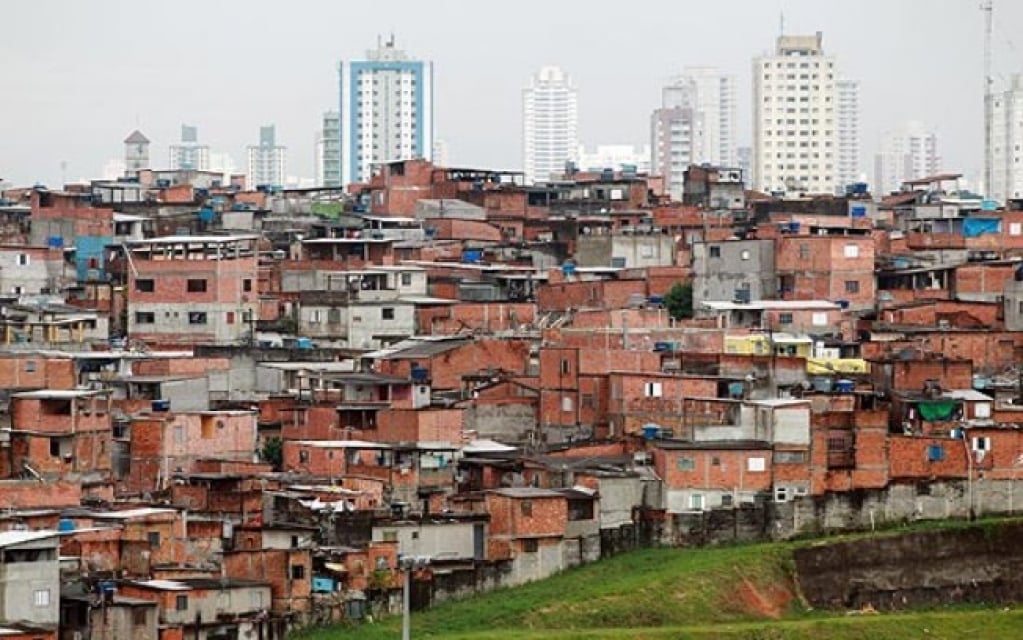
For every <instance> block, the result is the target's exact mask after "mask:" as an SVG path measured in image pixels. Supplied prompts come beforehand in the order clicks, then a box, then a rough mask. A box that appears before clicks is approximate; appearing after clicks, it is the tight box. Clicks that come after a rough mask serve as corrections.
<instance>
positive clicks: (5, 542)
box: [0, 530, 60, 548]
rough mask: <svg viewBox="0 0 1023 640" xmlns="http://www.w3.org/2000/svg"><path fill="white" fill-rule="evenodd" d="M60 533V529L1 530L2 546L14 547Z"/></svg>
mask: <svg viewBox="0 0 1023 640" xmlns="http://www.w3.org/2000/svg"><path fill="white" fill-rule="evenodd" d="M59 535H60V532H58V531H50V530H43V531H0V548H4V547H13V546H16V545H19V544H25V543H27V542H36V541H38V540H46V539H47V538H56V537H58V536H59Z"/></svg>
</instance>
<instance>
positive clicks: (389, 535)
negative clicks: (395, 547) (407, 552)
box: [382, 529, 398, 542]
mask: <svg viewBox="0 0 1023 640" xmlns="http://www.w3.org/2000/svg"><path fill="white" fill-rule="evenodd" d="M382 537H383V541H384V542H397V541H398V532H397V531H396V530H394V529H386V530H384V533H383V536H382Z"/></svg>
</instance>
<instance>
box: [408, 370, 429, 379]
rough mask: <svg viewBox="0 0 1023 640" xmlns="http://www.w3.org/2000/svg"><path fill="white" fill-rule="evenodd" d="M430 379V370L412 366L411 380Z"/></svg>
mask: <svg viewBox="0 0 1023 640" xmlns="http://www.w3.org/2000/svg"><path fill="white" fill-rule="evenodd" d="M429 379H430V370H429V369H427V368H425V367H412V380H413V381H415V382H426V381H427V380H429Z"/></svg>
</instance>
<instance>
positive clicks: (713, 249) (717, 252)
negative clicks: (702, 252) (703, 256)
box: [708, 245, 721, 258]
mask: <svg viewBox="0 0 1023 640" xmlns="http://www.w3.org/2000/svg"><path fill="white" fill-rule="evenodd" d="M708 255H710V257H711V258H720V257H721V247H719V246H717V245H711V246H710V249H708Z"/></svg>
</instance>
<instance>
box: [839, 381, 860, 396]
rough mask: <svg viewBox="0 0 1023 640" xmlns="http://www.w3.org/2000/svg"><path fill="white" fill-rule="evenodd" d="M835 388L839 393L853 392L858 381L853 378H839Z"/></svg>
mask: <svg viewBox="0 0 1023 640" xmlns="http://www.w3.org/2000/svg"><path fill="white" fill-rule="evenodd" d="M835 389H836V391H838V392H839V393H852V392H853V391H854V390H855V389H856V383H855V382H853V381H852V380H845V379H842V380H839V381H838V382H837V383H836V384H835Z"/></svg>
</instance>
